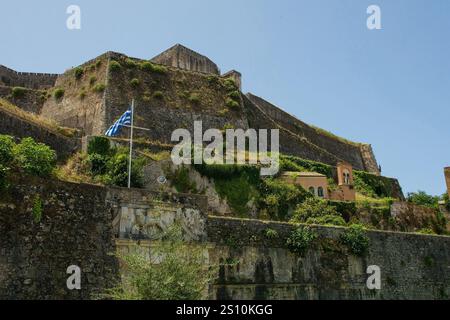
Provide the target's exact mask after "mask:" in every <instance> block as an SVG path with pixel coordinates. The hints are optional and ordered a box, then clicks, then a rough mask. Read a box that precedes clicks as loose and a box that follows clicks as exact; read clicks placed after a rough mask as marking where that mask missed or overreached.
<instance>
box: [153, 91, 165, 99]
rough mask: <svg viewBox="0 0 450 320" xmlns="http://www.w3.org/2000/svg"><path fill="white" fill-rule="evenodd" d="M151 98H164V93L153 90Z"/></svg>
mask: <svg viewBox="0 0 450 320" xmlns="http://www.w3.org/2000/svg"><path fill="white" fill-rule="evenodd" d="M153 98H155V99H158V100H162V99H163V98H164V94H163V93H162V92H161V91H155V92H153Z"/></svg>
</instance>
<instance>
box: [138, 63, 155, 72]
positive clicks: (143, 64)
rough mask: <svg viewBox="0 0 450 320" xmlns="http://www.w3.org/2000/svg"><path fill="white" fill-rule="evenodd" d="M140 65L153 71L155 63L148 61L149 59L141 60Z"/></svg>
mask: <svg viewBox="0 0 450 320" xmlns="http://www.w3.org/2000/svg"><path fill="white" fill-rule="evenodd" d="M139 67H140V68H141V69H142V70H144V71H149V72H152V71H153V63H151V62H148V61H143V62H141V63H140V64H139Z"/></svg>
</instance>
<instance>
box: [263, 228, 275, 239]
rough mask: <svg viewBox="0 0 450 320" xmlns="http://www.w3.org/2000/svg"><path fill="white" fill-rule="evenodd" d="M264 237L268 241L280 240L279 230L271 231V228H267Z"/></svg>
mask: <svg viewBox="0 0 450 320" xmlns="http://www.w3.org/2000/svg"><path fill="white" fill-rule="evenodd" d="M264 235H265V236H266V238H267V239H276V238H278V232H277V230H274V229H271V228H267V229H266V230H265V232H264Z"/></svg>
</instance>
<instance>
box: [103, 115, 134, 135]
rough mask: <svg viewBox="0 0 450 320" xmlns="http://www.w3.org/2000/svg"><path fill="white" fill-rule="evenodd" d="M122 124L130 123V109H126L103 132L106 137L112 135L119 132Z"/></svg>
mask: <svg viewBox="0 0 450 320" xmlns="http://www.w3.org/2000/svg"><path fill="white" fill-rule="evenodd" d="M123 125H131V110H130V109H128V110H127V111H125V113H124V114H123V115H122V116H121V117H120V118H119V120H117V121H116V122H115V123H114V124H113V125H112V126H111V127H110V128H109V129H108V130H107V131H106V133H105V135H106V136H108V137H114V136H116V135H118V134H119V133H120V129H122V126H123Z"/></svg>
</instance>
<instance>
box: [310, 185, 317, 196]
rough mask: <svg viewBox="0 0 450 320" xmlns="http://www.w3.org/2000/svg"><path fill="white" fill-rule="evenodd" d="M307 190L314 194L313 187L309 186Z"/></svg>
mask: <svg viewBox="0 0 450 320" xmlns="http://www.w3.org/2000/svg"><path fill="white" fill-rule="evenodd" d="M308 190H309V192H311V193H312V194H313V195H316V191H315V190H314V187H309V189H308Z"/></svg>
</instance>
